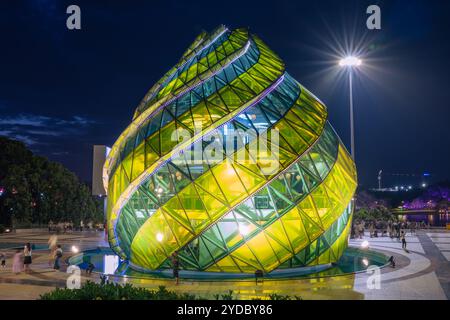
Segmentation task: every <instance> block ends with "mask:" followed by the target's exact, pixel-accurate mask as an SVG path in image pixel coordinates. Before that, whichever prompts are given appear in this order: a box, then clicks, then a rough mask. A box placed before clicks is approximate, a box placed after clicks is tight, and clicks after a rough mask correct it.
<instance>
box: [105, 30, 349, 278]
mask: <svg viewBox="0 0 450 320" xmlns="http://www.w3.org/2000/svg"><path fill="white" fill-rule="evenodd" d="M104 184H105V188H106V189H107V190H108V207H107V220H108V236H109V242H110V245H111V247H112V249H113V250H114V251H115V252H116V253H117V254H119V255H120V256H121V257H122V258H124V259H127V260H129V261H130V265H131V266H132V267H133V268H136V269H139V270H143V271H145V270H155V269H161V268H170V257H171V255H172V254H173V253H175V252H176V253H177V254H178V259H179V261H180V266H181V268H182V269H186V270H206V271H211V272H254V271H255V270H263V271H265V272H270V271H272V270H274V269H276V268H289V267H298V266H310V265H314V264H325V263H330V262H335V261H337V260H338V259H339V257H340V256H341V254H342V252H343V250H344V249H345V247H346V245H347V234H348V231H349V225H350V221H351V214H352V208H351V206H350V204H351V199H352V197H353V193H354V191H355V189H356V185H357V179H356V169H355V166H354V163H353V161H352V159H351V158H350V156H349V154H348V153H347V151H346V149H345V147H344V146H343V144H342V143H341V142H340V140H339V137H338V136H337V135H336V133H335V132H334V130H333V129H332V127H331V126H330V124H329V123H328V122H327V110H326V107H325V106H324V105H323V103H322V102H321V101H320V100H319V99H317V98H316V97H315V96H314V95H313V94H312V93H310V92H309V91H308V90H307V89H305V88H304V87H303V86H301V85H300V84H299V83H298V82H297V81H296V80H295V79H293V78H292V77H291V76H290V75H289V74H288V73H286V71H285V67H284V63H283V62H282V60H281V59H280V58H279V57H278V56H276V54H275V53H273V52H272V51H271V50H270V49H269V48H268V47H267V46H266V45H265V44H264V43H263V42H262V41H261V40H260V39H259V38H258V37H256V36H255V35H252V34H250V33H249V32H248V30H246V29H237V30H232V31H230V30H228V29H227V28H225V27H223V26H222V27H219V28H218V29H217V30H216V31H214V32H213V33H211V34H207V33H205V32H204V33H202V34H200V35H199V36H198V37H197V39H196V40H195V41H194V43H193V44H192V45H191V46H190V48H189V49H188V50H187V51H186V53H185V54H184V55H183V57H182V58H181V60H180V62H179V63H178V64H177V65H176V66H175V67H173V68H172V69H171V70H170V71H169V72H168V73H167V74H166V75H164V77H163V78H162V79H161V80H160V81H158V83H157V84H155V85H154V86H153V87H152V88H151V89H150V91H149V92H148V93H147V95H146V96H145V97H144V99H143V100H142V102H141V104H140V105H139V106H138V108H137V109H136V111H135V113H134V117H133V121H132V123H131V124H130V125H129V126H128V127H127V128H126V129H125V131H124V132H123V133H122V134H121V136H120V137H119V139H118V140H117V141H116V143H115V144H114V146H113V148H112V149H111V152H110V154H109V156H108V159H107V161H106V163H105V167H104Z"/></svg>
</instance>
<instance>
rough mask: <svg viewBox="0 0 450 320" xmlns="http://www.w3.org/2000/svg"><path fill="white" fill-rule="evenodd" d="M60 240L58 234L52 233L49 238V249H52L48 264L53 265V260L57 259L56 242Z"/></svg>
mask: <svg viewBox="0 0 450 320" xmlns="http://www.w3.org/2000/svg"><path fill="white" fill-rule="evenodd" d="M57 242H58V236H57V235H56V234H52V235H51V236H50V239H48V242H47V243H48V249H49V250H50V253H49V258H48V266H49V267H51V266H52V264H53V261H54V260H55V251H56V248H57V247H56V244H57Z"/></svg>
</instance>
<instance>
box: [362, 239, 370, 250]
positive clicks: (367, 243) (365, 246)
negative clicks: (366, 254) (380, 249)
mask: <svg viewBox="0 0 450 320" xmlns="http://www.w3.org/2000/svg"><path fill="white" fill-rule="evenodd" d="M368 247H369V241H367V240H364V241H363V242H362V243H361V248H363V249H366V248H368Z"/></svg>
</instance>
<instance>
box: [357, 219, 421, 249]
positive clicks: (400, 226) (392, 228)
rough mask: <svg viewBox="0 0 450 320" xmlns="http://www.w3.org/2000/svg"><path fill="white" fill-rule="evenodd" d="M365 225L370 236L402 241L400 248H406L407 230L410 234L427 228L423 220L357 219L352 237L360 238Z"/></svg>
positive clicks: (362, 235)
mask: <svg viewBox="0 0 450 320" xmlns="http://www.w3.org/2000/svg"><path fill="white" fill-rule="evenodd" d="M366 227H367V229H368V231H369V236H370V237H371V238H378V237H379V236H381V237H384V236H389V237H390V238H391V239H397V240H398V241H401V242H402V248H403V249H405V250H406V233H407V231H408V230H409V232H410V234H411V235H415V234H416V231H417V230H419V229H423V228H429V225H427V224H425V222H423V221H422V222H415V221H407V222H398V221H392V220H390V221H387V222H386V221H367V222H366V221H364V220H357V221H355V222H354V223H353V229H352V237H353V238H355V239H362V238H363V237H364V232H365V230H366Z"/></svg>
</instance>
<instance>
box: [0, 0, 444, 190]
mask: <svg viewBox="0 0 450 320" xmlns="http://www.w3.org/2000/svg"><path fill="white" fill-rule="evenodd" d="M131 3H132V4H131ZM70 4H77V5H79V6H80V7H81V15H82V18H81V24H82V29H81V30H76V31H69V30H68V29H67V28H66V19H67V17H68V15H67V14H66V8H67V6H68V5H70ZM370 4H378V5H379V6H380V7H381V12H382V29H381V30H376V31H371V30H368V29H367V28H366V19H367V17H368V15H367V14H366V8H367V6H368V5H370ZM220 24H225V25H226V26H228V27H230V28H237V27H249V28H250V30H251V31H252V32H253V33H255V34H257V35H258V36H260V37H261V38H262V39H263V40H264V41H265V42H266V43H267V44H268V45H269V47H270V48H271V49H272V50H274V51H275V52H276V53H278V55H279V56H280V57H281V58H282V59H283V60H284V61H285V63H286V68H287V71H288V72H289V73H290V74H291V75H292V76H294V78H296V79H297V80H298V81H299V82H300V83H302V84H303V85H304V86H306V87H307V88H308V89H309V90H311V91H312V92H313V93H314V94H315V95H317V96H318V97H319V98H320V99H321V100H322V101H323V102H325V104H326V105H327V107H328V110H329V118H330V121H331V123H332V125H333V126H334V127H335V129H336V130H337V132H338V133H339V135H340V136H341V138H342V140H343V141H344V143H346V145H349V140H350V139H349V112H348V82H347V78H346V77H345V74H344V73H343V72H342V70H339V69H338V67H336V62H337V60H336V59H337V54H344V53H345V52H343V51H346V50H357V51H358V52H360V53H361V54H362V55H363V56H362V58H363V60H364V66H363V68H362V69H361V71H360V72H358V74H357V75H356V76H355V78H356V79H355V87H354V93H355V96H354V99H355V117H356V118H355V121H356V160H357V167H358V173H359V182H360V184H361V185H363V186H365V187H374V186H376V184H377V180H376V177H377V173H378V170H379V169H383V171H384V172H386V173H404V174H420V173H423V172H430V173H431V174H432V179H433V180H434V181H440V180H445V179H449V178H450V164H449V159H450V144H449V141H450V139H449V137H450V129H449V119H450V108H449V107H450V105H449V103H448V101H450V87H449V83H450V72H449V71H450V59H449V58H450V44H449V40H448V39H449V34H450V1H444V0H442V1H438V0H434V1H430V0H427V1H425V0H424V1H421V0H415V1H414V0H389V1H376V0H371V1H348V0H346V1H337V0H336V1H328V0H314V1H300V0H296V1H283V0H277V1H269V2H264V1H254V2H249V1H244V0H241V1H236V2H235V3H233V2H232V1H211V0H209V1H173V0H164V1H93V0H90V1H79V0H71V1H70V2H67V1H56V0H55V1H50V0H41V1H31V0H29V1H2V2H1V3H0V135H5V136H9V137H11V138H14V139H17V140H21V141H23V142H25V143H26V144H27V145H28V146H29V147H30V148H31V149H32V150H33V151H34V152H36V153H38V154H40V155H44V156H47V157H48V158H50V159H51V160H54V161H59V162H62V163H63V164H64V165H66V166H67V167H68V168H69V169H71V170H73V171H74V172H75V173H76V174H77V175H78V176H79V177H80V179H81V180H83V181H90V179H91V170H92V165H91V162H92V145H93V144H106V145H109V146H111V145H112V144H113V143H114V141H115V139H116V138H117V137H118V136H119V134H120V133H121V132H122V131H123V130H124V128H125V127H126V126H127V125H128V124H129V123H130V122H131V118H132V115H133V112H134V109H135V108H136V106H137V105H138V103H139V102H140V100H141V99H142V98H143V96H144V95H145V93H146V92H147V91H148V90H149V89H150V87H151V86H152V85H153V84H154V83H155V82H156V81H157V80H158V79H159V78H160V77H161V76H162V75H163V74H164V73H165V72H166V71H168V70H169V69H170V68H171V67H172V66H173V65H174V64H175V63H176V62H177V61H178V59H179V58H180V56H181V55H182V53H183V52H184V51H185V49H186V48H187V47H188V46H189V44H190V43H191V42H192V41H193V40H194V39H195V37H196V36H197V35H198V34H199V33H200V32H201V30H202V29H204V30H207V31H212V30H213V29H214V28H216V27H217V26H218V25H220ZM352 47H353V48H352ZM0 152H1V151H0Z"/></svg>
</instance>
